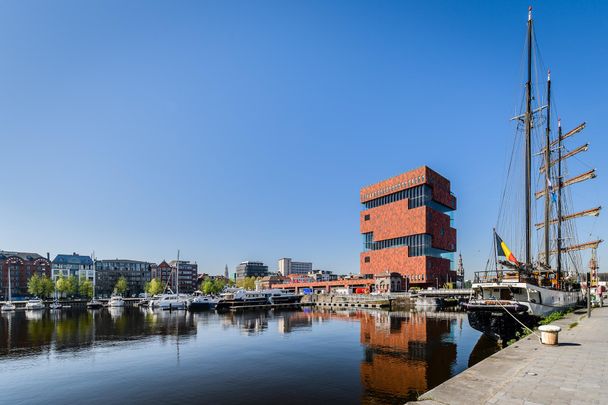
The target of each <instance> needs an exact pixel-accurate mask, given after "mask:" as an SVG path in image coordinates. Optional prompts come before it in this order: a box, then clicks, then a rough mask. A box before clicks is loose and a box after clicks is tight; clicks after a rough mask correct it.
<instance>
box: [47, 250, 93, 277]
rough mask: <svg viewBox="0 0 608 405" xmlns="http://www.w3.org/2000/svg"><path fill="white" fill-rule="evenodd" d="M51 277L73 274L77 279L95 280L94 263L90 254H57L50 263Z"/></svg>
mask: <svg viewBox="0 0 608 405" xmlns="http://www.w3.org/2000/svg"><path fill="white" fill-rule="evenodd" d="M51 271H52V278H53V280H56V279H57V277H59V276H63V277H69V276H74V277H76V278H78V279H79V280H84V279H87V280H90V281H91V282H94V281H95V263H94V262H93V259H92V258H91V256H82V255H79V254H77V253H72V254H71V255H63V254H61V255H57V256H55V259H53V262H52V263H51Z"/></svg>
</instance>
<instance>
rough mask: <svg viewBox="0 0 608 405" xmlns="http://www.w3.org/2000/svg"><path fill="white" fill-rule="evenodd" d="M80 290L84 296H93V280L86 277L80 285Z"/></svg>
mask: <svg viewBox="0 0 608 405" xmlns="http://www.w3.org/2000/svg"><path fill="white" fill-rule="evenodd" d="M78 292H79V293H80V296H81V297H83V298H89V299H91V298H93V282H92V281H91V280H89V279H84V280H82V281H81V282H80V285H79V286H78Z"/></svg>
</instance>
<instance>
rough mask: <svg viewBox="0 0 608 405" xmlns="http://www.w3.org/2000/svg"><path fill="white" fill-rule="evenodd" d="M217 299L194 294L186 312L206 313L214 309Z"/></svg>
mask: <svg viewBox="0 0 608 405" xmlns="http://www.w3.org/2000/svg"><path fill="white" fill-rule="evenodd" d="M218 301H219V298H216V297H213V296H211V295H204V294H203V293H201V292H200V291H195V292H194V298H192V299H191V300H190V301H189V304H188V310H190V311H207V310H211V309H215V306H216V305H217V303H218Z"/></svg>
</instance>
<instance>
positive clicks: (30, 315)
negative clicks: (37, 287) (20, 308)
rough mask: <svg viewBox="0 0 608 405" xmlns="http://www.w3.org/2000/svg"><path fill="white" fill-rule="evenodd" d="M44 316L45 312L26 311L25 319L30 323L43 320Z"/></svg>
mask: <svg viewBox="0 0 608 405" xmlns="http://www.w3.org/2000/svg"><path fill="white" fill-rule="evenodd" d="M43 315H44V311H32V310H29V311H25V318H26V319H27V320H28V321H39V320H41V319H42V317H43Z"/></svg>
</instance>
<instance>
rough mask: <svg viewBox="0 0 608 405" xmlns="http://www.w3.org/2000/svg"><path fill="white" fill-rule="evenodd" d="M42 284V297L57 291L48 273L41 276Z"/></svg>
mask: <svg viewBox="0 0 608 405" xmlns="http://www.w3.org/2000/svg"><path fill="white" fill-rule="evenodd" d="M40 285H41V290H42V293H41V295H42V297H44V298H48V297H50V296H51V295H53V292H54V291H55V285H54V284H53V280H51V279H50V278H48V277H47V276H46V274H45V275H43V276H42V277H41V278H40Z"/></svg>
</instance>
